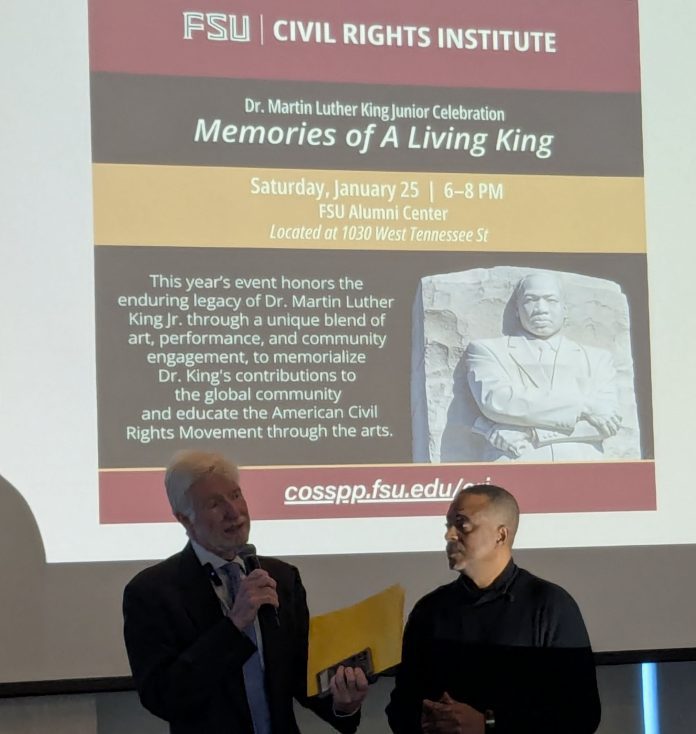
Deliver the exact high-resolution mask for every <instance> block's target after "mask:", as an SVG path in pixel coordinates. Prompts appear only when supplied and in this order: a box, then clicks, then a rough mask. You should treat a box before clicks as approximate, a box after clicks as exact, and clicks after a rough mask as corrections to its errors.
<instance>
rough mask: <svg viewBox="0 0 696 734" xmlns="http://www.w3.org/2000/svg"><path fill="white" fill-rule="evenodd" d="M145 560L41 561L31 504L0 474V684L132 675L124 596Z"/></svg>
mask: <svg viewBox="0 0 696 734" xmlns="http://www.w3.org/2000/svg"><path fill="white" fill-rule="evenodd" d="M59 481H60V480H57V485H56V491H61V488H60V486H59V484H58V483H59ZM66 481H67V480H66ZM64 511H65V512H66V514H67V513H69V512H70V507H69V506H66V507H64ZM66 532H68V531H67V530H66ZM146 565H148V564H147V563H145V562H137V563H133V562H128V563H46V556H45V550H44V546H43V541H42V539H41V533H40V531H39V528H38V525H37V523H36V520H35V518H34V515H33V514H32V511H31V508H30V507H29V505H28V504H27V502H26V500H25V499H24V497H22V495H21V494H20V493H19V492H18V491H17V490H16V489H15V487H13V486H12V485H11V484H10V483H9V482H7V481H6V480H5V479H4V478H0V579H2V589H3V591H2V604H1V605H0V629H2V631H3V634H2V655H0V683H18V682H26V681H42V680H50V681H58V680H63V679H69V678H102V677H103V678H110V677H120V676H128V675H130V669H129V667H128V662H127V660H126V655H125V650H124V646H123V641H122V633H121V628H122V624H123V622H122V617H121V597H122V593H123V587H124V586H125V585H126V583H127V582H128V581H129V579H130V578H132V576H134V575H135V573H137V571H139V570H140V569H141V568H143V567H144V566H146Z"/></svg>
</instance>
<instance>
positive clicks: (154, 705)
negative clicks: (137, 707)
mask: <svg viewBox="0 0 696 734" xmlns="http://www.w3.org/2000/svg"><path fill="white" fill-rule="evenodd" d="M260 561H261V567H262V568H263V569H264V570H266V571H267V572H268V573H269V574H270V575H271V576H272V577H273V578H274V579H275V580H276V582H277V591H278V598H279V602H280V607H279V610H278V615H279V621H280V623H279V625H278V626H275V625H268V624H264V620H263V618H262V619H261V620H260V623H261V633H262V637H263V657H264V665H265V673H266V690H267V693H268V699H269V707H270V712H271V722H272V726H273V732H274V734H298V731H299V730H298V728H297V723H296V721H295V715H294V712H293V703H292V702H293V698H295V699H297V700H298V701H299V702H300V703H301V704H302V705H303V706H308V707H309V708H311V709H313V710H314V711H315V712H316V713H317V714H318V715H319V716H321V717H322V718H323V719H325V720H326V721H328V722H330V723H331V724H332V725H333V726H334V727H335V728H337V729H338V730H339V731H341V732H344V734H350V732H353V731H355V729H356V728H357V724H358V722H359V719H360V714H359V713H358V714H356V715H354V716H350V717H336V716H334V715H333V713H332V706H331V699H330V698H329V699H317V698H307V696H306V680H307V673H306V670H307V637H308V628H309V613H308V611H307V602H306V597H305V590H304V587H303V586H302V582H301V580H300V575H299V573H298V571H297V569H296V568H295V567H293V566H290V565H288V564H287V563H283V562H282V561H279V560H277V559H275V558H261V559H260ZM123 615H124V636H125V641H126V649H127V650H128V658H129V660H130V665H131V669H132V671H133V677H134V679H135V684H136V687H137V689H138V693H139V694H140V700H141V701H142V703H143V705H144V706H145V707H146V708H147V709H148V710H149V711H151V712H152V713H153V714H155V715H156V716H159V717H161V718H163V719H165V720H167V721H168V722H169V724H170V729H171V732H172V734H253V726H252V722H251V714H250V712H249V706H248V704H247V699H246V692H245V689H244V678H243V674H242V665H243V664H244V662H245V661H246V660H247V658H249V657H250V655H251V654H252V653H253V651H254V649H255V647H254V644H253V643H252V642H251V641H250V640H249V638H248V637H247V636H246V635H244V634H243V633H242V632H240V631H239V630H238V629H237V628H236V627H235V626H234V625H233V624H232V622H231V621H230V620H229V619H227V618H226V617H225V616H224V615H223V613H222V610H221V608H220V602H219V600H218V598H217V596H216V595H215V592H214V591H213V588H212V585H211V583H210V581H209V579H208V577H207V575H206V573H205V570H204V569H203V567H202V566H201V564H200V562H199V561H198V558H197V557H196V554H195V553H194V551H193V548H192V547H191V545H190V544H188V545H187V546H186V547H185V548H184V550H183V551H181V552H180V553H177V554H176V555H174V556H172V557H171V558H168V559H167V560H165V561H162V562H161V563H158V564H157V565H155V566H152V567H151V568H147V569H145V570H144V571H141V572H140V573H139V574H138V575H137V576H135V578H134V579H133V580H132V581H131V582H130V583H129V584H128V586H126V589H125V592H124V596H123Z"/></svg>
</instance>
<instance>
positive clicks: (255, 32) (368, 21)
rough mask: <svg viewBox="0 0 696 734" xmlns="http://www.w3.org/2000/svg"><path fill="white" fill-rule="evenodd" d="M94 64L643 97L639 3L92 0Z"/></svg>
mask: <svg viewBox="0 0 696 734" xmlns="http://www.w3.org/2000/svg"><path fill="white" fill-rule="evenodd" d="M89 20H90V47H91V68H92V70H93V71H116V72H125V73H134V74H159V75H183V76H224V77H234V78H250V79H294V80H312V81H328V82H332V83H340V82H368V81H369V82H371V83H373V84H409V85H429V86H453V87H458V86H462V87H469V88H472V87H485V88H507V89H557V90H582V91H616V92H637V91H639V88H640V70H639V52H638V11H637V2H635V0H584V2H582V3H578V2H575V1H574V0H554V2H549V0H526V1H525V2H520V1H519V0H499V1H498V2H495V3H491V2H490V1H489V0H468V2H466V3H461V2H459V0H438V2H437V3H431V2H421V3H419V4H418V5H416V4H410V6H405V5H404V4H403V2H400V1H398V0H370V1H369V2H368V1H363V2H354V3H336V2H334V3H327V2H326V1H325V0H298V1H297V2H293V3H287V2H283V0H263V2H259V0H237V1H235V2H233V1H232V0H199V1H198V2H195V3H191V2H189V0H186V2H183V1H182V0H148V2H142V0H90V3H89Z"/></svg>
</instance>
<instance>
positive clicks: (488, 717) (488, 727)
mask: <svg viewBox="0 0 696 734" xmlns="http://www.w3.org/2000/svg"><path fill="white" fill-rule="evenodd" d="M483 723H484V726H485V732H486V734H489V732H495V712H494V711H493V709H486V710H485V711H484V712H483Z"/></svg>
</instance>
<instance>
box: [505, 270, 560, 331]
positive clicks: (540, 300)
mask: <svg viewBox="0 0 696 734" xmlns="http://www.w3.org/2000/svg"><path fill="white" fill-rule="evenodd" d="M517 313H518V315H519V317H520V324H522V328H523V329H524V330H525V331H527V332H529V333H530V334H532V335H533V336H536V337H538V338H539V339H548V338H549V337H551V336H553V335H554V334H557V333H558V332H559V331H560V330H561V329H562V328H563V322H564V320H565V317H566V307H565V302H564V297H563V289H562V288H561V284H560V282H559V281H558V279H557V278H555V277H554V276H553V275H550V274H548V273H540V274H538V275H529V276H527V277H526V278H524V279H523V280H522V282H521V283H520V285H519V287H518V293H517Z"/></svg>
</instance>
